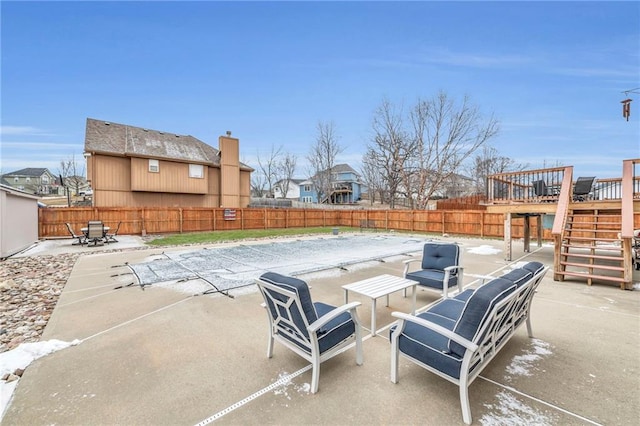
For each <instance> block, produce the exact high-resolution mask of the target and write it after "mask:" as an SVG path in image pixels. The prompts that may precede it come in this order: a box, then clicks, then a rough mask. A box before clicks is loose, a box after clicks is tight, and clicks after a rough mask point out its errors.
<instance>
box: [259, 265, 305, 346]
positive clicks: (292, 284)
mask: <svg viewBox="0 0 640 426" xmlns="http://www.w3.org/2000/svg"><path fill="white" fill-rule="evenodd" d="M260 279H261V280H262V281H266V282H268V283H270V284H273V285H276V286H278V287H281V288H283V289H285V290H289V291H292V292H294V293H296V294H297V295H298V298H299V299H300V304H301V306H302V311H303V312H302V314H303V315H304V316H305V318H306V320H307V323H308V324H311V323H312V322H314V321H315V320H317V319H318V315H317V314H316V310H315V308H314V306H313V302H312V301H311V294H310V293H309V286H308V285H307V283H306V282H304V281H302V280H301V279H298V278H294V277H289V276H286V275H281V274H278V273H276V272H265V273H264V274H262V275H261V276H260ZM265 290H266V291H268V292H269V290H268V289H265ZM269 294H270V295H271V296H272V297H273V298H275V299H277V300H280V301H285V300H283V298H282V296H280V295H279V294H276V293H274V292H269ZM267 304H268V305H269V309H270V310H271V314H272V315H273V317H274V318H276V317H277V316H278V315H277V313H276V312H275V306H273V305H272V304H271V303H269V301H267ZM280 314H282V312H281V313H280ZM291 315H292V316H293V318H289V319H291V320H293V321H294V323H295V324H296V326H297V327H298V328H300V330H301V331H303V333H304V334H305V336H307V337H308V333H307V332H306V326H305V325H304V322H302V321H301V320H302V317H301V316H300V315H301V313H300V312H298V308H297V307H296V306H295V304H294V305H292V306H291Z"/></svg>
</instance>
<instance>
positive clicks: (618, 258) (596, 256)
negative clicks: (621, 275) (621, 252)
mask: <svg viewBox="0 0 640 426" xmlns="http://www.w3.org/2000/svg"><path fill="white" fill-rule="evenodd" d="M560 256H565V257H579V258H582V259H601V260H611V261H613V262H617V261H620V262H622V261H623V260H624V258H623V257H622V256H607V255H600V254H583V253H569V252H566V253H560Z"/></svg>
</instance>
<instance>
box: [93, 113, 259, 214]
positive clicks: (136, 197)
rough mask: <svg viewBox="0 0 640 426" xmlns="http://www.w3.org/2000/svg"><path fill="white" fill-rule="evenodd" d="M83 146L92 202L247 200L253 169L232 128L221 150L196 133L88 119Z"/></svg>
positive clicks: (236, 203) (237, 204)
mask: <svg viewBox="0 0 640 426" xmlns="http://www.w3.org/2000/svg"><path fill="white" fill-rule="evenodd" d="M84 148H85V154H84V155H85V157H86V158H87V179H88V181H89V182H90V184H91V187H92V189H93V205H94V206H97V207H116V206H127V207H142V206H148V207H160V206H165V207H166V206H169V207H230V208H243V207H247V206H248V205H249V197H250V181H251V172H252V171H253V169H251V167H249V166H247V165H245V164H243V163H241V162H240V160H239V158H240V149H239V140H238V139H236V138H232V137H231V133H230V132H227V136H220V138H219V150H218V149H215V148H213V147H211V146H209V145H207V144H206V143H204V142H202V141H200V140H198V139H196V138H194V137H193V136H185V135H177V134H173V133H167V132H162V131H157V130H151V129H144V128H140V127H133V126H128V125H125V124H117V123H112V122H108V121H102V120H95V119H92V118H88V119H87V130H86V133H85V144H84Z"/></svg>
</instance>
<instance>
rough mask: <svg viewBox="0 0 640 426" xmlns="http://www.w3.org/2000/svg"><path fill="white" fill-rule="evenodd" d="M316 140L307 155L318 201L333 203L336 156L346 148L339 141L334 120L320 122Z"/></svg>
mask: <svg viewBox="0 0 640 426" xmlns="http://www.w3.org/2000/svg"><path fill="white" fill-rule="evenodd" d="M317 131H318V134H317V136H316V142H315V144H314V145H313V146H312V147H311V150H310V151H309V154H308V155H307V161H308V162H309V164H310V167H311V173H310V174H311V182H312V184H313V187H314V189H315V191H316V194H317V196H318V202H319V203H323V202H324V201H325V200H326V201H327V202H328V203H331V197H330V195H331V188H332V183H333V179H332V169H333V167H334V166H335V161H336V157H337V156H338V154H340V153H341V152H342V151H343V150H344V148H342V147H341V146H340V144H339V143H338V136H337V134H336V130H335V126H334V124H333V122H326V123H325V122H318V125H317Z"/></svg>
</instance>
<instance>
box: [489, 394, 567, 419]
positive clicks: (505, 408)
mask: <svg viewBox="0 0 640 426" xmlns="http://www.w3.org/2000/svg"><path fill="white" fill-rule="evenodd" d="M496 398H497V399H498V403H497V404H495V405H494V404H484V406H485V407H487V408H488V409H489V410H491V411H490V412H489V413H488V414H484V415H483V416H482V417H481V418H480V423H481V424H482V425H485V426H502V425H510V426H515V425H522V426H528V425H538V426H542V425H553V424H554V423H555V422H554V421H553V419H552V418H550V417H549V416H547V415H546V414H544V413H541V412H539V411H537V410H536V409H534V408H532V407H529V406H528V405H525V404H523V403H522V402H520V401H519V400H518V399H517V398H516V397H515V396H513V395H512V394H511V393H509V392H506V391H501V392H500V393H499V394H498V395H496Z"/></svg>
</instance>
